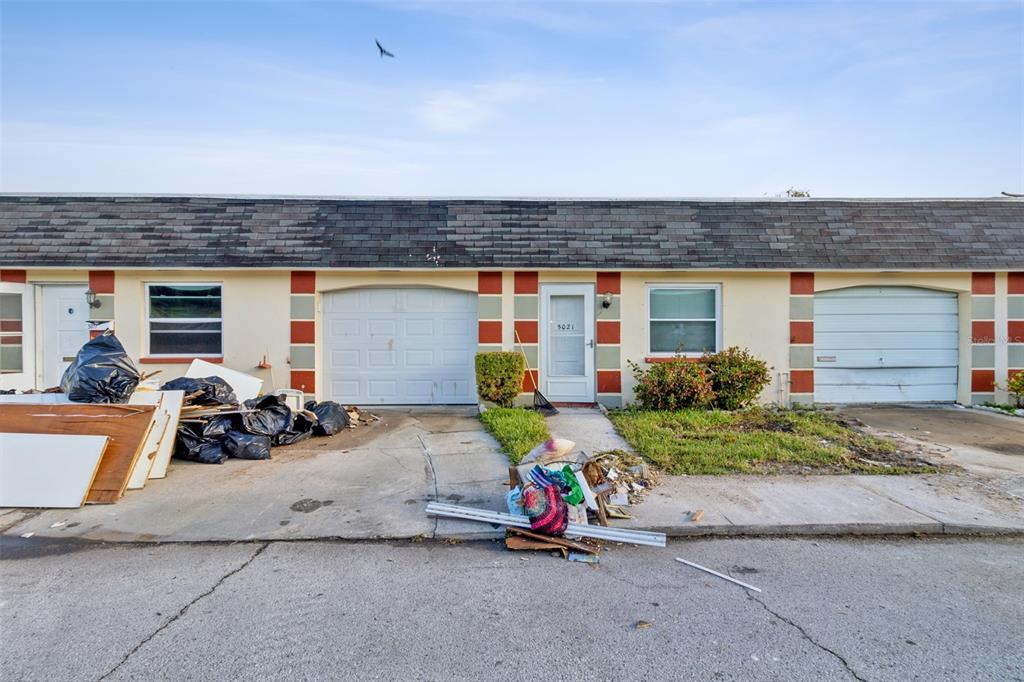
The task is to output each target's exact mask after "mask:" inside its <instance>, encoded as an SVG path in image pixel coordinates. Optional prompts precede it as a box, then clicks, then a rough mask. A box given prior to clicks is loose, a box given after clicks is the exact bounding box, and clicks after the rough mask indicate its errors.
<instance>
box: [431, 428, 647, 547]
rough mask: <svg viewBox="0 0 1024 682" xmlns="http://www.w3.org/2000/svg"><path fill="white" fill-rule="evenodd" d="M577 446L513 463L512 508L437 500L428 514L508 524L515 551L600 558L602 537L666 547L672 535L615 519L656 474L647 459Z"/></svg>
mask: <svg viewBox="0 0 1024 682" xmlns="http://www.w3.org/2000/svg"><path fill="white" fill-rule="evenodd" d="M575 447H576V444H575V443H573V442H572V441H569V440H564V439H558V438H552V439H550V440H548V441H546V442H545V443H542V444H541V445H539V446H537V447H536V448H534V449H533V450H532V451H531V452H530V453H528V454H527V455H526V456H525V457H523V459H522V460H521V462H520V464H519V465H517V466H512V467H509V470H508V473H509V481H508V485H509V491H508V493H507V495H506V496H505V504H506V507H507V510H506V511H503V512H494V511H489V510H486V509H475V508H472V507H460V506H456V505H451V504H443V503H439V502H431V503H430V504H428V505H427V510H426V511H427V514H428V515H432V516H445V517H449V518H457V519H464V520H469V521H478V522H481V523H490V524H492V525H495V526H505V527H506V533H505V546H506V547H507V548H508V549H510V550H514V551H524V550H532V551H548V552H550V551H552V550H554V551H555V552H556V555H558V554H560V555H561V556H562V557H564V558H565V559H567V560H570V561H578V562H581V563H591V564H595V563H598V561H599V559H598V554H599V552H600V551H601V549H602V548H603V545H602V542H615V543H626V544H636V545H647V546H653V547H664V546H665V535H664V534H662V533H652V532H649V531H635V530H627V529H617V528H612V527H610V526H609V523H608V519H609V518H611V519H629V518H631V516H630V515H629V514H628V513H627V512H626V511H625V508H626V507H628V506H630V505H631V504H634V503H635V502H637V501H639V500H640V498H641V495H642V494H643V493H645V492H646V491H647V490H649V489H650V488H652V487H653V486H654V485H655V484H656V479H655V477H654V475H653V473H652V472H651V471H650V469H649V468H648V467H647V465H646V464H644V463H643V461H642V460H640V458H639V457H637V456H635V455H631V454H629V453H626V452H622V451H613V452H602V453H599V454H597V455H595V456H593V457H591V456H588V455H587V454H586V453H582V452H580V453H574V452H573V450H574V448H575Z"/></svg>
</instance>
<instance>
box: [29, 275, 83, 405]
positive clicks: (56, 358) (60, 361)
mask: <svg viewBox="0 0 1024 682" xmlns="http://www.w3.org/2000/svg"><path fill="white" fill-rule="evenodd" d="M87 288H88V287H86V286H85V285H84V284H83V285H78V284H72V285H65V284H53V285H43V286H42V287H41V291H42V297H41V299H42V303H41V305H40V309H41V311H42V312H41V317H42V325H41V326H40V333H39V381H38V384H39V388H44V389H45V388H50V387H52V386H58V385H60V378H61V377H62V376H63V375H64V370H65V369H67V367H68V365H70V364H71V361H72V360H74V359H75V355H76V354H77V353H78V351H79V349H80V348H81V347H82V346H83V345H85V343H86V342H87V341H88V340H89V322H88V320H89V304H88V303H87V302H86V300H85V292H86V289H87Z"/></svg>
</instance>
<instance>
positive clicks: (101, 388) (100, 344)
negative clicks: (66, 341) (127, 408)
mask: <svg viewBox="0 0 1024 682" xmlns="http://www.w3.org/2000/svg"><path fill="white" fill-rule="evenodd" d="M141 380H142V375H141V374H139V370H137V369H135V365H133V364H132V361H131V358H129V357H128V353H126V352H125V351H124V346H122V345H121V342H120V341H118V340H117V337H116V336H114V335H113V334H111V333H110V332H107V333H105V334H103V335H102V336H97V337H96V338H95V339H92V340H91V341H89V342H87V343H86V344H85V345H84V346H82V348H81V349H80V350H79V351H78V355H76V356H75V360H74V362H72V363H71V364H70V365H68V368H67V369H66V370H64V376H62V377H61V380H60V388H61V390H62V391H64V392H65V393H67V394H68V400H71V401H73V402H76V403H126V402H128V398H129V397H130V396H131V394H132V393H133V392H134V391H135V387H136V386H138V385H139V381H141Z"/></svg>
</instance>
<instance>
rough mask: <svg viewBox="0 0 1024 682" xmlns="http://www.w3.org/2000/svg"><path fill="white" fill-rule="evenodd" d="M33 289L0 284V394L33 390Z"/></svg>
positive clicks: (26, 285) (6, 283)
mask: <svg viewBox="0 0 1024 682" xmlns="http://www.w3.org/2000/svg"><path fill="white" fill-rule="evenodd" d="M32 294H33V288H32V285H29V284H17V283H14V282H0V390H10V389H12V388H15V389H19V390H25V389H29V388H35V371H34V370H35V366H34V362H35V340H34V336H35V334H34V332H35V325H34V323H33V312H34V310H35V309H34V307H33V301H32V298H33V297H32Z"/></svg>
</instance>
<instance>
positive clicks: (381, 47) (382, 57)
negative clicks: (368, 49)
mask: <svg viewBox="0 0 1024 682" xmlns="http://www.w3.org/2000/svg"><path fill="white" fill-rule="evenodd" d="M373 42H375V43H377V49H378V50H380V58H381V59H384V57H394V56H395V55H393V54H391V53H390V52H388V51H387V50H385V49H384V46H383V45H381V44H380V41H379V40H377V39H374V41H373Z"/></svg>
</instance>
